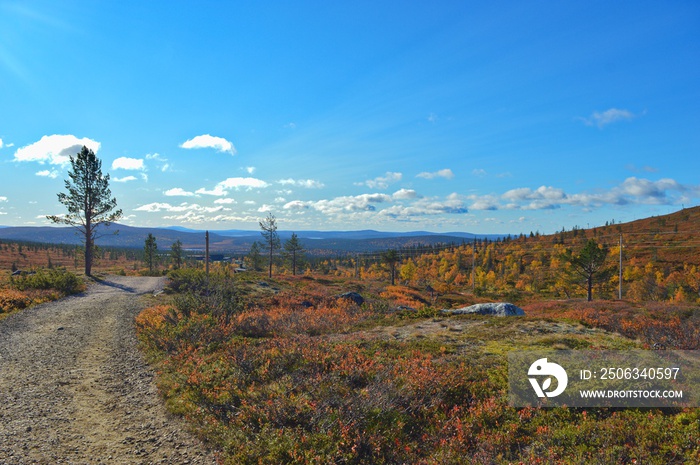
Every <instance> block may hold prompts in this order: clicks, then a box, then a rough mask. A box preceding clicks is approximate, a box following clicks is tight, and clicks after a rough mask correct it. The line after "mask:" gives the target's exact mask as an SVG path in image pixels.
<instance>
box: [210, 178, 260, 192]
mask: <svg viewBox="0 0 700 465" xmlns="http://www.w3.org/2000/svg"><path fill="white" fill-rule="evenodd" d="M217 187H221V188H223V189H235V190H238V189H242V188H245V189H248V190H250V189H264V188H266V187H269V184H268V183H266V182H265V181H263V180H261V179H256V178H228V179H225V180H223V181H221V182H220V183H219V184H217Z"/></svg>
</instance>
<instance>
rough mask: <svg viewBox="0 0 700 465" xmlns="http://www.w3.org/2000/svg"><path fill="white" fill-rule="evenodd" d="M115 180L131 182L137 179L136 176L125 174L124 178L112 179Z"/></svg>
mask: <svg viewBox="0 0 700 465" xmlns="http://www.w3.org/2000/svg"><path fill="white" fill-rule="evenodd" d="M112 181H114V182H129V181H136V176H125V177H123V178H114V179H112Z"/></svg>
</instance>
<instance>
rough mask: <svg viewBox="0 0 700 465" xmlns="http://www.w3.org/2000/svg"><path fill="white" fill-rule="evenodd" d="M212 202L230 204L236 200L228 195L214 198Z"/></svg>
mask: <svg viewBox="0 0 700 465" xmlns="http://www.w3.org/2000/svg"><path fill="white" fill-rule="evenodd" d="M214 203H218V204H221V205H231V204H234V203H236V201H235V200H234V199H232V198H230V197H228V198H225V199H216V200H214Z"/></svg>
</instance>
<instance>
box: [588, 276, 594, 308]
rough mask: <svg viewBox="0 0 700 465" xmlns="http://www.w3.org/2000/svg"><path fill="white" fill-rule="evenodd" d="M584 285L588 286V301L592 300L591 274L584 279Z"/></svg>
mask: <svg viewBox="0 0 700 465" xmlns="http://www.w3.org/2000/svg"><path fill="white" fill-rule="evenodd" d="M586 285H587V286H586V287H587V288H588V301H589V302H590V301H592V300H593V275H592V274H589V275H588V278H587V279H586Z"/></svg>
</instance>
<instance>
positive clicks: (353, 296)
mask: <svg viewBox="0 0 700 465" xmlns="http://www.w3.org/2000/svg"><path fill="white" fill-rule="evenodd" d="M335 298H336V299H345V300H350V301H352V302H354V303H355V304H357V305H358V306H361V305H362V304H363V303H365V299H364V297H362V296H361V295H360V294H358V293H357V292H346V293H344V294H339V295H337V296H335Z"/></svg>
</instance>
